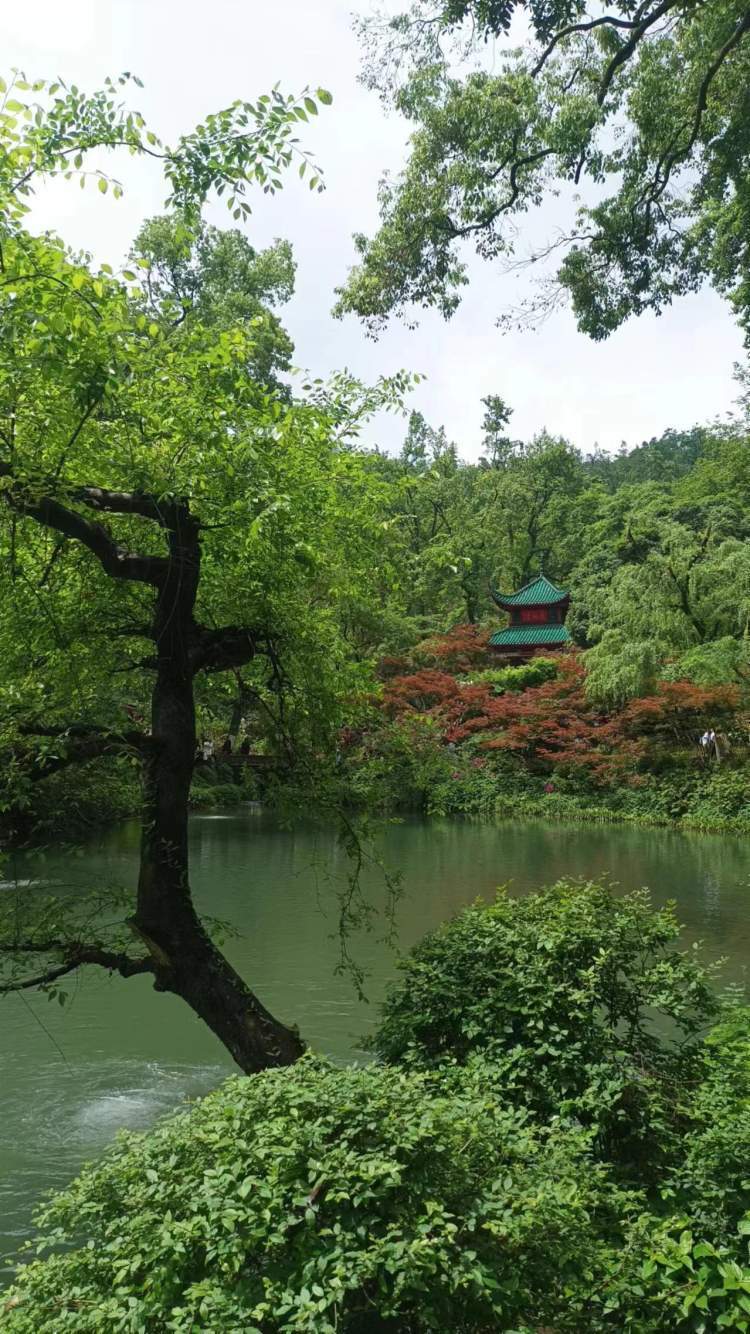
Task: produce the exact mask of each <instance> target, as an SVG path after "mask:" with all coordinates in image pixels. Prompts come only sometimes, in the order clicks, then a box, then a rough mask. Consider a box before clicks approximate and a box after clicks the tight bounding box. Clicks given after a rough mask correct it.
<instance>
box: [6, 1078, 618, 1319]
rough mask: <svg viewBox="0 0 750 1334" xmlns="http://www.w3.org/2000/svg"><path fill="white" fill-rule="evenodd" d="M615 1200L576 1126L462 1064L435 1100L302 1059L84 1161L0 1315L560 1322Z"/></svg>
mask: <svg viewBox="0 0 750 1334" xmlns="http://www.w3.org/2000/svg"><path fill="white" fill-rule="evenodd" d="M628 1199H629V1197H628V1196H626V1195H624V1194H623V1193H622V1192H620V1193H619V1194H618V1192H617V1191H616V1190H613V1189H612V1188H611V1186H609V1187H608V1186H607V1183H606V1181H605V1178H604V1174H603V1169H601V1168H598V1167H596V1166H595V1165H593V1164H591V1163H589V1162H588V1161H587V1159H586V1155H585V1144H584V1142H583V1138H582V1136H581V1135H580V1134H575V1133H573V1132H562V1131H559V1130H558V1131H549V1130H545V1129H543V1128H534V1127H532V1126H531V1125H530V1124H529V1123H528V1121H527V1119H526V1118H525V1117H524V1116H523V1115H522V1114H521V1113H519V1112H517V1111H514V1110H512V1109H510V1110H509V1109H507V1108H506V1107H504V1106H503V1104H502V1100H501V1099H499V1098H498V1097H497V1095H496V1094H495V1093H493V1092H492V1091H491V1090H490V1089H489V1087H488V1086H487V1085H486V1082H485V1083H484V1086H483V1081H481V1080H479V1079H477V1078H474V1079H472V1078H471V1077H469V1076H467V1077H466V1078H465V1081H464V1084H463V1087H462V1088H460V1089H459V1088H454V1089H453V1090H452V1091H451V1094H450V1096H446V1095H445V1094H443V1093H441V1091H440V1090H439V1088H438V1087H437V1086H436V1085H435V1082H434V1081H432V1080H430V1078H429V1077H427V1076H424V1075H418V1074H414V1073H405V1072H398V1071H394V1070H389V1069H383V1068H379V1067H370V1068H365V1069H348V1070H336V1069H332V1068H330V1067H328V1066H326V1065H324V1064H322V1063H319V1062H317V1061H315V1060H313V1059H310V1058H305V1059H303V1060H302V1061H301V1062H300V1063H299V1064H298V1065H297V1066H295V1067H293V1068H291V1069H287V1070H283V1071H274V1072H269V1073H266V1074H262V1075H258V1076H254V1077H251V1078H236V1079H231V1080H229V1081H227V1083H225V1084H224V1085H223V1086H222V1087H221V1088H220V1089H218V1090H217V1091H216V1092H215V1093H212V1094H211V1095H209V1096H208V1097H207V1098H206V1099H204V1100H203V1101H202V1102H201V1103H200V1104H198V1105H197V1106H196V1107H194V1108H193V1109H191V1110H190V1111H187V1112H184V1113H182V1114H181V1115H178V1116H176V1117H173V1118H171V1119H170V1120H168V1121H166V1122H163V1123H162V1124H161V1125H160V1126H158V1127H157V1129H156V1130H154V1131H153V1132H151V1133H150V1134H147V1135H128V1136H126V1137H123V1138H122V1139H121V1140H120V1142H119V1144H118V1145H117V1146H116V1147H115V1149H114V1150H113V1151H112V1152H111V1153H110V1154H108V1155H107V1156H106V1157H105V1159H104V1160H103V1161H102V1162H101V1163H99V1164H98V1165H97V1166H95V1167H91V1168H88V1169H86V1170H85V1171H84V1172H83V1174H82V1175H81V1176H80V1177H79V1179H78V1180H77V1181H75V1182H74V1183H73V1185H72V1186H71V1187H70V1188H69V1189H68V1190H66V1191H65V1192H63V1193H62V1194H61V1195H59V1196H58V1197H57V1198H56V1199H55V1200H54V1201H53V1202H52V1204H51V1205H49V1206H48V1207H47V1208H46V1210H45V1211H44V1214H43V1220H42V1221H43V1224H44V1226H45V1227H46V1229H47V1230H48V1232H49V1235H50V1237H51V1240H52V1242H53V1243H54V1239H55V1237H56V1236H58V1237H64V1238H66V1239H67V1240H68V1241H69V1242H70V1240H71V1238H75V1239H76V1240H75V1242H74V1246H73V1249H71V1250H68V1251H66V1252H64V1253H62V1254H60V1253H58V1254H52V1255H50V1256H49V1257H48V1258H46V1259H45V1260H43V1261H37V1262H33V1263H32V1264H30V1265H29V1266H28V1267H26V1268H25V1269H23V1270H22V1271H21V1274H20V1279H19V1283H18V1286H17V1288H16V1290H15V1292H14V1293H13V1295H12V1296H11V1298H10V1302H9V1305H7V1306H6V1308H5V1309H6V1315H5V1319H4V1322H3V1328H4V1329H7V1330H8V1331H9V1332H10V1331H12V1332H13V1334H63V1332H64V1331H67V1330H75V1331H104V1330H106V1331H108V1332H109V1331H115V1330H117V1331H120V1330H123V1331H124V1330H127V1331H141V1330H143V1331H157V1330H170V1331H188V1330H190V1331H194V1330H201V1331H205V1330H211V1331H222V1332H224V1331H227V1332H228V1331H242V1332H243V1334H251V1332H252V1331H262V1334H271V1332H272V1331H273V1332H274V1334H275V1331H292V1330H293V1331H309V1332H310V1334H329V1332H330V1334H332V1332H333V1331H338V1334H341V1332H342V1331H343V1332H345V1334H370V1332H372V1334H374V1332H375V1331H384V1332H385V1331H391V1332H392V1334H397V1331H404V1332H406V1331H414V1334H428V1332H429V1334H432V1332H433V1331H434V1334H444V1332H445V1331H447V1330H452V1331H457V1332H460V1334H490V1332H491V1331H497V1330H501V1329H505V1330H511V1329H518V1328H520V1327H523V1328H529V1327H530V1324H529V1322H531V1325H532V1326H538V1325H539V1324H544V1323H546V1322H547V1320H548V1319H549V1318H552V1314H553V1313H555V1312H557V1314H556V1316H555V1321H556V1328H558V1329H560V1330H563V1329H565V1330H571V1331H573V1330H578V1329H580V1327H581V1325H580V1312H581V1308H582V1303H584V1302H585V1300H586V1286H587V1282H588V1280H587V1279H586V1278H585V1271H586V1270H588V1271H589V1272H590V1273H593V1274H595V1275H596V1277H597V1280H598V1281H599V1282H602V1281H603V1279H604V1277H605V1275H606V1272H607V1270H608V1269H609V1268H614V1267H615V1259H616V1243H617V1240H618V1236H617V1230H616V1225H617V1214H616V1209H615V1204H616V1202H619V1203H620V1206H621V1208H622V1209H624V1210H626V1209H627V1207H628ZM564 1309H566V1310H567V1311H568V1314H567V1315H564V1316H563V1318H562V1322H561V1321H560V1316H559V1313H560V1311H561V1310H564Z"/></svg>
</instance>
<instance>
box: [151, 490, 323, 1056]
mask: <svg viewBox="0 0 750 1334" xmlns="http://www.w3.org/2000/svg"><path fill="white" fill-rule="evenodd" d="M169 545H170V559H169V566H168V573H167V577H166V578H165V580H164V582H163V584H162V586H161V587H160V588H159V590H158V593H157V597H156V605H155V614H154V623H153V628H152V635H153V639H154V642H155V644H156V654H157V663H156V679H155V682H154V688H153V693H152V738H153V745H152V747H151V749H150V752H149V753H148V755H147V756H146V757H145V760H144V788H145V791H144V810H143V830H142V839H141V866H140V875H139V880H138V897H137V907H136V912H135V915H134V917H133V919H132V922H131V925H132V927H133V929H134V931H135V932H136V934H137V935H138V936H139V937H140V938H141V940H142V941H143V943H144V944H145V945H146V948H147V949H148V951H149V953H150V954H151V956H152V959H153V962H154V972H155V974H156V983H155V985H156V987H157V989H159V990H164V991H171V992H173V993H174V994H175V995H178V996H181V997H182V999H183V1000H185V1001H186V1002H187V1004H188V1005H189V1006H190V1007H191V1009H192V1010H194V1011H195V1013H196V1014H198V1015H199V1016H200V1018H201V1019H202V1020H203V1021H204V1023H206V1024H208V1026H209V1028H210V1029H211V1030H212V1031H213V1032H214V1033H215V1034H216V1036H217V1037H218V1038H219V1040H220V1041H221V1042H222V1043H223V1044H224V1046H225V1047H226V1048H227V1050H228V1051H229V1052H231V1054H232V1056H233V1057H234V1059H235V1061H236V1062H237V1064H238V1065H239V1066H240V1068H241V1069H242V1070H244V1071H245V1072H246V1073H251V1072H253V1071H257V1070H262V1069H264V1068H266V1067H268V1066H274V1065H289V1064H291V1063H292V1062H293V1061H295V1060H297V1059H298V1057H299V1056H301V1054H302V1052H303V1050H304V1045H303V1043H302V1041H301V1039H300V1038H299V1035H298V1034H297V1032H296V1030H294V1029H291V1028H287V1027H286V1026H285V1025H284V1024H282V1023H280V1022H279V1021H278V1020H277V1019H275V1018H274V1017H273V1015H271V1014H269V1012H268V1011H267V1010H266V1009H265V1008H264V1006H263V1005H262V1004H261V1003H260V1001H259V1000H258V999H257V997H256V996H254V995H253V993H252V991H250V989H249V987H247V986H246V984H245V983H244V982H243V981H242V978H241V977H240V976H239V974H238V973H236V972H235V970H234V968H232V966H231V964H230V963H229V962H228V961H227V959H225V958H224V956H223V954H222V953H221V951H220V950H219V949H217V947H216V946H215V945H214V944H213V942H212V940H211V939H210V937H209V935H208V933H207V931H206V930H205V928H204V926H203V925H202V923H201V921H200V919H199V917H198V914H197V913H196V911H195V907H194V905H193V901H192V896H191V893H190V882H189V868H188V797H189V792H190V781H191V778H192V772H193V762H194V758H195V746H196V734H195V704H194V696H193V667H192V664H191V659H190V650H191V644H192V642H193V640H194V622H193V606H194V603H195V596H196V593H197V588H198V579H199V572H200V540H199V531H198V525H197V523H196V521H195V520H194V519H193V518H192V517H191V516H190V515H189V513H188V512H187V510H183V511H182V513H181V514H180V515H179V516H177V518H176V519H175V521H174V526H173V527H172V528H171V529H170V532H169Z"/></svg>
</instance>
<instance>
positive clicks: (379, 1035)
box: [372, 880, 719, 1173]
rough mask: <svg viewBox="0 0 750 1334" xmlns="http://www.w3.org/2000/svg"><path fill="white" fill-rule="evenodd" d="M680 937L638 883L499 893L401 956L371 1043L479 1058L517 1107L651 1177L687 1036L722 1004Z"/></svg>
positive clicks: (460, 1059) (423, 1057)
mask: <svg viewBox="0 0 750 1334" xmlns="http://www.w3.org/2000/svg"><path fill="white" fill-rule="evenodd" d="M678 934H679V928H678V925H677V923H676V921H675V917H674V914H673V912H672V910H671V909H664V910H662V911H660V912H654V911H652V910H651V907H650V903H649V899H648V895H647V893H646V891H639V892H636V893H632V894H629V895H627V896H625V897H622V898H618V897H616V896H615V894H614V893H613V891H612V890H611V888H609V887H608V886H606V885H603V884H595V883H591V882H582V881H573V880H561V881H559V882H558V883H557V884H556V885H553V886H551V887H550V888H548V889H544V890H541V891H539V892H538V893H536V894H534V895H531V896H529V897H528V898H524V899H511V898H509V897H508V895H507V894H505V893H501V894H500V895H499V897H498V899H497V901H496V902H495V903H494V904H492V905H491V906H485V905H481V904H477V905H475V906H473V907H471V908H468V909H466V910H465V911H464V912H462V913H461V914H460V915H459V916H458V917H456V918H455V919H454V920H453V921H452V922H449V923H448V924H447V925H445V926H443V927H441V928H440V929H439V930H438V931H436V932H434V933H433V934H432V935H430V936H428V937H427V938H426V939H425V940H424V941H422V943H421V944H420V945H418V946H417V947H416V949H415V950H414V951H413V952H412V953H411V954H410V955H409V956H408V957H407V958H406V959H405V960H404V961H403V963H402V965H401V968H402V978H401V981H400V983H399V984H398V985H397V986H396V987H395V988H394V989H393V990H392V991H391V993H390V995H389V996H388V998H387V1000H386V1002H385V1005H384V1007H383V1015H382V1022H381V1024H380V1026H379V1028H378V1029H377V1031H376V1033H375V1035H374V1037H373V1039H372V1047H373V1048H374V1050H375V1051H376V1052H377V1053H378V1055H379V1056H380V1057H382V1058H383V1059H384V1060H386V1061H389V1062H392V1063H404V1064H406V1065H408V1066H411V1067H415V1068H421V1069H435V1068H440V1067H444V1066H445V1065H446V1064H450V1063H454V1064H455V1063H457V1064H459V1065H463V1064H466V1063H467V1062H469V1061H470V1060H471V1058H472V1057H473V1056H474V1055H475V1054H476V1053H481V1055H482V1056H483V1058H485V1059H486V1060H487V1061H488V1062H491V1064H492V1066H493V1068H494V1070H495V1072H496V1077H497V1079H498V1080H499V1083H500V1085H501V1086H502V1088H503V1091H504V1093H505V1094H506V1095H507V1096H509V1097H511V1098H512V1099H513V1100H514V1101H515V1102H516V1103H517V1104H518V1105H519V1106H524V1107H528V1108H529V1109H530V1110H532V1111H533V1112H534V1114H535V1115H537V1116H542V1117H544V1118H549V1117H552V1116H554V1115H557V1114H561V1115H562V1116H564V1117H569V1118H575V1119H576V1120H578V1121H579V1122H581V1123H582V1124H584V1125H587V1126H590V1127H591V1128H592V1129H593V1131H594V1133H595V1142H596V1145H597V1149H598V1152H599V1153H600V1154H601V1155H602V1156H603V1157H606V1158H608V1159H614V1160H617V1161H619V1162H621V1163H627V1164H628V1168H629V1170H632V1171H633V1172H636V1173H638V1172H641V1171H645V1172H647V1173H648V1172H651V1171H652V1170H653V1168H654V1165H655V1163H656V1161H657V1160H658V1159H661V1158H664V1159H665V1160H666V1159H668V1158H669V1155H670V1154H671V1153H672V1151H673V1149H674V1145H675V1139H676V1138H677V1137H679V1133H680V1129H681V1126H682V1114H683V1108H682V1106H681V1102H680V1097H679V1091H680V1090H684V1089H687V1088H690V1087H691V1086H692V1084H693V1083H694V1082H695V1080H696V1077H697V1075H698V1072H699V1065H700V1052H701V1046H700V1043H699V1040H698V1036H697V1035H698V1033H699V1031H700V1029H701V1027H702V1026H704V1025H705V1024H706V1022H707V1021H708V1020H709V1019H710V1018H712V1017H713V1016H714V1015H715V1014H716V1013H717V1012H718V1008H719V1004H718V1001H717V1000H716V997H715V995H714V992H713V991H712V989H711V987H710V980H711V973H710V971H709V970H707V969H706V968H705V967H704V966H702V965H701V964H700V962H699V961H698V959H697V958H696V956H695V954H694V953H693V952H690V953H679V952H678V951H676V950H675V948H674V945H675V940H676V938H677V936H678ZM667 1028H668V1030H669V1034H670V1036H669V1037H668V1036H667Z"/></svg>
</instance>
